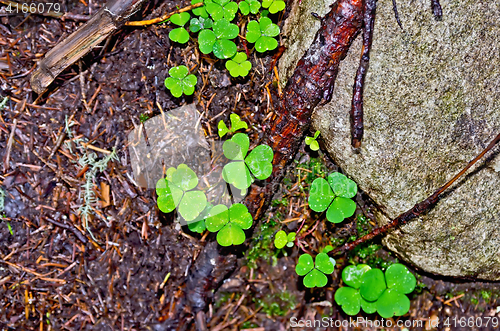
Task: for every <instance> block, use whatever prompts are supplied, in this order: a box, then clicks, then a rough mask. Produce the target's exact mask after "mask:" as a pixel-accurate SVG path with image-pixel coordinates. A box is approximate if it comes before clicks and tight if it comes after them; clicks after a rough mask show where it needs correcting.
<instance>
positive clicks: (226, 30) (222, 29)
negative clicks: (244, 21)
mask: <svg viewBox="0 0 500 331" xmlns="http://www.w3.org/2000/svg"><path fill="white" fill-rule="evenodd" d="M213 30H214V33H215V35H216V36H217V39H234V38H236V37H238V33H239V32H240V29H239V28H238V26H237V25H236V24H233V23H231V22H230V21H229V20H227V19H221V20H218V21H216V22H215V23H214V26H213Z"/></svg>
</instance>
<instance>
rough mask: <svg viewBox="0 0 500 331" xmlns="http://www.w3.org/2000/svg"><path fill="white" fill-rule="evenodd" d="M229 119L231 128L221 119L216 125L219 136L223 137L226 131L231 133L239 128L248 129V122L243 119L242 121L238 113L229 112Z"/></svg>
mask: <svg viewBox="0 0 500 331" xmlns="http://www.w3.org/2000/svg"><path fill="white" fill-rule="evenodd" d="M229 119H230V121H231V129H228V128H227V126H226V123H224V121H223V120H220V121H219V124H218V125H217V132H218V134H219V137H221V138H222V137H224V136H225V135H226V134H227V133H233V132H236V131H238V130H240V129H248V124H247V123H246V122H245V121H242V120H241V119H240V117H239V116H238V115H236V114H235V113H231V115H229Z"/></svg>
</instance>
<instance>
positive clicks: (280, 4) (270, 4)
mask: <svg viewBox="0 0 500 331" xmlns="http://www.w3.org/2000/svg"><path fill="white" fill-rule="evenodd" d="M262 7H263V8H268V10H269V12H270V13H271V14H276V13H277V12H279V11H282V10H283V9H285V2H284V1H282V0H263V1H262Z"/></svg>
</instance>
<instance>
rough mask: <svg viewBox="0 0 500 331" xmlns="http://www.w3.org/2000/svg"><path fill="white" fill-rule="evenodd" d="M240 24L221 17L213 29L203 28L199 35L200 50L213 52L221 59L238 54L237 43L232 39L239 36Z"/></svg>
mask: <svg viewBox="0 0 500 331" xmlns="http://www.w3.org/2000/svg"><path fill="white" fill-rule="evenodd" d="M238 32H239V29H238V26H237V25H236V24H233V23H231V22H230V21H229V20H227V19H220V20H218V21H216V22H215V23H214V25H213V30H210V29H203V30H201V32H200V34H199V35H198V43H199V47H200V51H201V52H202V53H203V54H209V53H210V52H213V53H214V55H215V56H216V57H218V58H219V59H228V58H230V57H232V56H233V55H234V54H236V50H237V48H236V44H235V43H234V42H233V41H231V40H230V39H234V38H236V37H237V36H238Z"/></svg>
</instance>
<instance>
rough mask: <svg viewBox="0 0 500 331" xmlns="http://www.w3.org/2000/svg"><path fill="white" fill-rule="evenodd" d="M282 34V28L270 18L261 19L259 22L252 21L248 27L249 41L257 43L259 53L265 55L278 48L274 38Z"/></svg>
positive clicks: (256, 47) (247, 36)
mask: <svg viewBox="0 0 500 331" xmlns="http://www.w3.org/2000/svg"><path fill="white" fill-rule="evenodd" d="M279 33H280V28H279V26H277V25H276V24H274V23H273V22H272V21H271V19H270V18H268V17H261V19H260V20H259V22H257V21H250V23H248V26H247V35H246V38H247V41H248V42H249V43H255V49H256V50H257V52H260V53H264V52H265V51H270V50H273V49H275V48H276V47H278V42H277V41H276V39H274V38H273V37H276V36H277V35H279Z"/></svg>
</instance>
